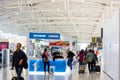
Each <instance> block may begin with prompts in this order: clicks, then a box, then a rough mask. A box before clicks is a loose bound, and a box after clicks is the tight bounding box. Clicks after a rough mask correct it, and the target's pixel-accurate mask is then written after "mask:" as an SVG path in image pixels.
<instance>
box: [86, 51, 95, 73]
mask: <svg viewBox="0 0 120 80" xmlns="http://www.w3.org/2000/svg"><path fill="white" fill-rule="evenodd" d="M86 58H87V61H88V69H89V72H92V71H93V60H94V59H95V56H94V54H93V53H92V50H89V53H88V54H87V55H86Z"/></svg>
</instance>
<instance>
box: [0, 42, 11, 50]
mask: <svg viewBox="0 0 120 80" xmlns="http://www.w3.org/2000/svg"><path fill="white" fill-rule="evenodd" d="M8 44H9V43H8V42H0V51H2V49H6V48H8Z"/></svg>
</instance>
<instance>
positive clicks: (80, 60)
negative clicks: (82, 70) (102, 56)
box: [76, 49, 85, 67]
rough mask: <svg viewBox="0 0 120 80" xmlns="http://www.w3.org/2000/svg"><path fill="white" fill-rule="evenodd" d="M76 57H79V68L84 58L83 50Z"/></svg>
mask: <svg viewBox="0 0 120 80" xmlns="http://www.w3.org/2000/svg"><path fill="white" fill-rule="evenodd" d="M78 57H79V59H78V61H79V67H80V65H83V62H84V57H85V55H84V50H83V49H82V50H81V51H80V52H79V54H78V55H77V57H76V58H78Z"/></svg>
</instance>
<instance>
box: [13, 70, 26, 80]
mask: <svg viewBox="0 0 120 80" xmlns="http://www.w3.org/2000/svg"><path fill="white" fill-rule="evenodd" d="M11 74H12V76H13V77H12V78H11V80H18V77H15V76H14V74H15V71H14V72H13V70H11ZM20 80H24V78H23V77H20Z"/></svg>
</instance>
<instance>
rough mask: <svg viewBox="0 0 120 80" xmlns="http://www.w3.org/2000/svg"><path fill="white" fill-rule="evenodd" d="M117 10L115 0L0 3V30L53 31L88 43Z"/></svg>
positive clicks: (3, 0) (12, 0) (13, 0)
mask: <svg viewBox="0 0 120 80" xmlns="http://www.w3.org/2000/svg"><path fill="white" fill-rule="evenodd" d="M118 7H120V2H119V0H112V1H111V0H1V1H0V30H2V31H4V32H6V33H14V34H18V35H22V36H26V35H27V32H29V31H31V32H33V31H35V32H55V33H61V34H63V35H68V36H77V37H78V40H79V41H80V42H90V41H91V37H93V36H96V37H98V36H100V32H101V31H100V30H101V27H102V24H103V23H104V22H105V21H106V20H107V19H109V18H110V16H111V15H112V12H114V11H115V9H116V8H118Z"/></svg>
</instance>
